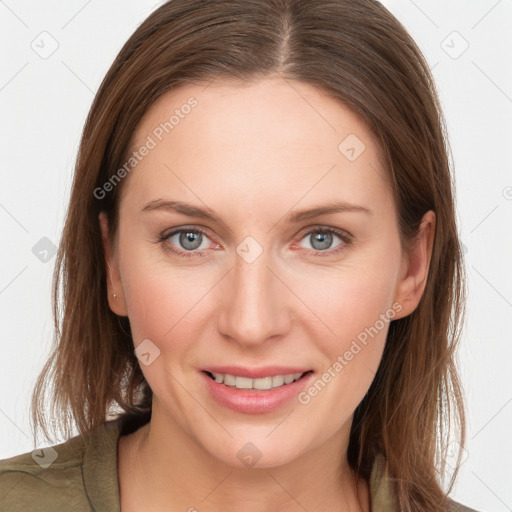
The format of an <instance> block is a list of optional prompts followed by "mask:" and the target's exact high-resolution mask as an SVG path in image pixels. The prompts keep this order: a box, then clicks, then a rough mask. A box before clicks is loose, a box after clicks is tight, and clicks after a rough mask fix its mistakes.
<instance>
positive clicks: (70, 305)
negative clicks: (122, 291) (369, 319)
mask: <svg viewBox="0 0 512 512" xmlns="http://www.w3.org/2000/svg"><path fill="white" fill-rule="evenodd" d="M275 73H278V74H279V75H281V76H282V77H283V78H286V79H291V80H298V81H302V82H305V83H308V84H312V85H314V86H316V87H318V88H321V89H322V90H323V91H325V92H327V93H328V94H330V95H331V96H332V97H333V98H335V99H337V100H339V101H340V102H343V104H344V105H346V106H348V107H349V108H351V109H352V110H353V111H354V112H356V113H357V114H358V115H359V116H360V117H361V119H363V120H364V121H365V122H366V123H367V125H368V126H369V128H370V129H371V130H372V131H373V133H374V135H375V136H376V137H377V140H378V141H379V145H380V146H381V150H382V152H383V155H384V158H385V164H386V166H387V169H388V171H389V175H390V176H391V179H392V184H393V190H394V194H395V200H396V205H397V209H398V216H399V229H400V233H401V236H402V239H403V240H404V241H407V240H411V239H412V238H413V237H414V235H415V234H416V233H417V232H418V229H419V223H420V221H421V219H422V216H423V214H424V213H425V212H427V211H428V210H433V211H434V212H435V214H436V219H437V220H436V230H435V238H434V246H433V254H432V259H431V265H430V270H429V276H428V282H427V285H426V289H425V291H424V295H423V297H422V299H421V301H420V304H419V306H418V307H417V309H416V310H415V311H414V312H413V313H412V314H411V315H409V316H407V317H405V318H403V319H399V320H395V321H393V322H392V323H391V325H390V328H389V333H388V337H387V343H386V347H385V350H384V355H383V359H382V362H381V365H380V367H379V370H378V372H377V375H376V377H375V380H374V381H373V383H372V385H371V387H370V389H369V391H368V393H367V395H366V396H365V397H364V399H363V400H362V402H361V403H360V405H359V406H358V408H357V409H356V412H355V417H354V421H353V425H352V431H351V438H350V443H349V449H348V459H349V463H350V465H351V466H352V468H354V469H355V470H356V471H357V472H358V474H359V475H361V476H362V477H364V478H368V477H369V473H370V469H371V466H372V462H373V460H374V458H375V456H376V454H378V453H382V454H384V456H385V458H386V460H387V464H388V471H389V473H390V475H391V476H392V477H393V479H394V481H395V490H396V495H397V497H398V500H399V503H400V506H401V509H402V510H406V511H415V512H417V511H428V512H433V511H440V510H444V509H445V507H446V500H445V498H446V493H445V492H443V490H442V486H443V482H442V481H441V477H440V475H443V474H444V470H445V462H444V458H445V455H446V446H447V442H448V434H449V433H450V432H451V431H454V430H456V433H457V440H458V442H459V444H460V445H461V446H462V445H463V441H464V410H463V404H462V398H461V392H460V387H459V380H458V377H457V372H456V368H455V364H454V351H455V348H456V344H457V342H458V339H459V335H460V326H461V323H462V314H463V298H464V280H463V277H464V275H463V266H462V260H461V250H460V245H459V241H458V236H457V228H456V223H455V212H454V197H453V182H452V176H451V172H450V167H451V162H450V157H449V155H450V153H449V147H448V144H447V141H446V129H445V124H444V120H443V116H442V113H441V109H440V105H439V101H438V98H437V93H436V89H435V85H434V82H433V79H432V76H431V73H430V70H429V68H428V65H427V63H426V62H425V60H424V58H423V56H422V54H421V52H420V51H419V49H418V47H417V46H416V44H415V43H414V41H413V40H412V39H411V37H410V36H409V35H408V34H407V32H406V31H405V29H404V28H403V27H402V25H401V24H400V23H399V22H398V21H397V20H396V19H395V18H394V17H393V16H392V15H391V14H390V13H389V12H388V11H387V10H386V9H385V8H384V7H383V6H382V5H381V4H380V3H378V2H377V1H374V0H338V1H334V0H333V1H328V0H325V1H324V0H315V1H305V0H208V1H205V0H172V1H169V2H167V3H165V4H164V5H162V6H161V7H160V8H158V9H157V10H156V11H155V12H154V13H152V14H151V15H150V16H149V17H148V18H147V19H146V20H145V21H144V22H143V23H142V25H141V26H140V27H139V28H138V29H137V30H136V31H135V33H134V34H133V35H132V36H131V37H130V39H129V40H128V41H127V43H126V44H125V45H124V47H123V48H122V50H121V51H120V53H119V55H118V56H117V58H116V59H115V61H114V63H113V65H112V66H111V68H110V70H109V71H108V73H107V75H106V77H105V79H104V80H103V83H102V84H101V86H100V88H99V91H98V93H97V95H96V97H95V99H94V103H93V105H92V108H91V110H90V113H89V116H88V118H87V122H86V124H85V127H84V131H83V136H82V140H81V145H80V149H79V155H78V159H77V164H76V169H75V176H74V182H73V189H72V193H71V200H70V203H69V209H68V211H67V217H66V223H65V227H64V232H63V236H62V240H61V243H60V247H59V252H58V255H57V262H56V267H55V273H54V289H53V304H54V317H55V329H56V335H55V336H56V338H55V346H54V351H53V353H52V355H51V357H50V359H49V360H48V362H47V364H46V365H45V367H44V369H43V371H42V373H41V375H40V376H39V379H38V381H37V384H36V387H35V390H34V395H33V404H32V405H33V422H34V424H35V425H36V426H37V427H39V428H41V429H42V431H43V432H44V433H45V435H46V436H47V437H48V436H49V429H48V422H47V420H46V413H45V412H44V411H45V408H46V406H47V404H46V403H45V397H46V395H47V394H48V392H51V401H50V402H49V405H50V410H49V411H48V413H49V414H50V417H51V416H52V415H53V418H55V419H56V420H57V423H58V424H59V425H60V427H61V429H60V432H64V433H65V434H66V435H69V432H71V429H72V426H73V425H76V428H78V431H79V432H81V433H85V432H87V431H89V430H91V429H94V428H95V427H97V426H99V425H100V424H102V423H104V422H105V421H106V420H107V419H108V418H109V417H111V415H109V412H111V411H112V408H113V407H115V408H117V411H125V412H132V413H142V412H144V411H149V410H150V409H151V390H150V389H149V386H148V384H147V382H146V381H145V379H144V376H143V374H142V372H141V370H140V367H139V364H138V361H137V359H136V357H135V355H134V347H133V340H132V338H131V335H130V326H129V322H128V319H127V318H121V317H118V316H116V315H115V314H114V313H112V311H111V310H110V308H109V305H108V301H107V290H106V271H105V257H104V253H103V246H102V240H101V232H100V227H99V223H98V214H99V212H100V211H105V212H106V213H107V215H108V218H109V234H110V236H114V235H115V233H116V229H117V216H118V203H119V195H120V192H121V190H122V188H123V181H121V182H120V183H119V185H118V186H116V187H115V188H114V189H113V191H112V192H111V193H109V194H107V195H106V197H104V198H101V199H100V198H98V197H97V194H95V193H94V191H95V190H96V189H98V187H102V185H103V184H104V183H106V182H107V181H108V180H110V179H112V176H113V175H114V174H115V173H116V171H117V170H118V169H119V168H120V167H122V166H123V164H124V162H125V161H126V158H127V156H129V155H128V151H129V147H130V140H131V137H132V135H133V133H134V131H135V129H136V127H137V124H138V122H139V121H140V119H141V117H142V116H143V114H144V113H145V112H146V111H147V110H148V108H149V107H150V106H151V104H152V103H153V102H154V101H155V100H156V99H157V98H158V97H159V96H160V95H161V94H162V93H164V92H165V91H168V90H169V89H171V88H172V87H174V86H177V85H179V84H185V83H206V82H208V81H209V80H212V79H215V78H218V77H220V78H226V79H239V80H253V79H258V78H264V77H267V76H269V75H272V74H275ZM50 384H52V385H53V389H51V388H50ZM453 426H455V427H457V428H456V429H454V428H452V427H453ZM459 460H460V459H459ZM455 474H456V473H455ZM455 474H453V475H452V478H451V480H450V481H449V489H451V486H452V484H453V479H454V478H455ZM449 489H448V490H449Z"/></svg>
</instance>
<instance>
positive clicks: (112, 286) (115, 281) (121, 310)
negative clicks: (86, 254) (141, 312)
mask: <svg viewBox="0 0 512 512" xmlns="http://www.w3.org/2000/svg"><path fill="white" fill-rule="evenodd" d="M98 220H99V223H100V229H101V238H102V241H103V252H104V254H105V269H106V272H105V273H106V277H107V295H108V303H109V306H110V309H111V310H112V311H113V312H114V313H115V314H116V315H119V316H127V312H126V302H125V299H124V292H123V287H122V283H121V276H120V273H119V265H118V264H117V261H116V258H115V251H114V247H113V246H112V243H111V239H110V236H109V234H108V218H107V214H106V213H105V212H101V213H100V214H99V216H98Z"/></svg>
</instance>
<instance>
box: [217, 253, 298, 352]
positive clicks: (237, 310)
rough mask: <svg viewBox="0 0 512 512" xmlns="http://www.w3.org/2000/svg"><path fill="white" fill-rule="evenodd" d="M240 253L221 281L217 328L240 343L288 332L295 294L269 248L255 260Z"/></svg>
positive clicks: (257, 340)
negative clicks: (289, 288) (284, 282)
mask: <svg viewBox="0 0 512 512" xmlns="http://www.w3.org/2000/svg"><path fill="white" fill-rule="evenodd" d="M240 254H242V256H240ZM240 254H238V253H237V254H236V256H235V263H234V268H233V269H232V270H231V272H229V273H228V275H227V276H226V278H225V279H224V280H223V281H224V282H223V283H222V287H221V290H220V294H221V299H220V312H219V315H218V329H219V333H220V334H222V335H223V336H227V337H229V338H232V339H233V340H235V341H236V342H238V343H239V344H241V345H245V346H256V345H260V344H263V343H264V342H265V341H266V340H269V339H271V338H272V339H274V340H275V338H276V337H279V336H282V335H284V334H286V333H287V332H288V330H289V329H290V325H291V316H292V314H291V307H292V304H291V302H290V301H292V298H293V294H292V293H291V292H290V291H289V290H288V289H287V287H286V285H285V284H283V281H285V279H283V277H284V276H278V274H279V272H277V271H276V269H275V268H273V267H276V265H275V264H273V263H272V261H271V260H272V258H271V257H270V256H269V254H268V251H263V252H262V253H261V254H260V255H259V256H258V257H257V258H256V259H255V260H254V261H251V259H244V257H243V253H242V252H240Z"/></svg>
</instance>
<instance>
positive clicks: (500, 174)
mask: <svg viewBox="0 0 512 512" xmlns="http://www.w3.org/2000/svg"><path fill="white" fill-rule="evenodd" d="M385 3H386V5H387V6H388V7H389V8H390V10H391V11H392V12H393V13H394V14H395V15H396V16H397V17H398V18H399V20H400V21H401V22H402V23H403V24H404V25H405V26H406V28H407V29H408V30H409V31H410V32H411V34H412V36H413V37H414V38H415V40H416V41H417V43H418V44H419V46H420V48H421V49H422V51H423V52H424V53H425V55H426V57H427V60H428V62H429V64H430V66H431V68H432V69H433V74H434V76H435V79H436V81H437V84H438V87H439V93H440V96H441V100H442V104H443V107H444V110H445V114H446V117H447V121H448V128H449V132H450V137H451V144H452V149H453V155H454V160H455V171H456V179H457V209H458V217H459V223H460V232H461V238H462V241H463V243H464V245H465V247H466V261H467V270H468V286H469V301H468V309H467V323H466V328H465V334H464V337H463V341H462V346H461V349H460V352H459V362H460V365H459V366H460V369H461V373H462V377H463V384H464V388H465V392H466V396H467V408H468V427H469V435H468V445H467V451H468V454H467V458H466V460H465V462H464V464H463V465H462V468H461V473H460V477H459V479H458V481H457V484H456V487H455V490H454V492H453V494H452V496H453V497H454V498H455V499H457V500H459V501H461V502H463V503H465V504H468V505H470V506H472V507H474V508H477V509H479V510H482V511H484V510H485V511H487V510H488V511H491V510H492V511H496V512H502V511H507V510H512V508H511V507H512V486H511V485H510V482H511V481H512V480H511V477H512V443H511V442H510V432H511V431H512V429H511V427H512V403H511V402H512V382H511V374H512V372H511V370H512V337H511V330H512V329H511V318H512V315H511V313H512V272H511V270H510V262H511V261H512V230H511V222H510V220H511V213H512V173H511V172H510V169H511V163H512V154H511V148H512V123H511V116H512V68H511V65H510V63H511V62H512V58H511V57H512V55H511V54H512V30H511V29H512V1H511V0H500V1H496V0H481V1H476V0H473V1H454V0H450V1H439V0H437V1H426V0H415V1H412V0H396V1H392V0H388V1H387V2H385ZM156 7H157V5H155V3H154V0H138V1H135V0H130V1H123V2H121V1H112V0H110V1H101V2H100V1H98V0H96V1H95V0H89V1H86V0H69V1H67V2H58V1H56V0H51V1H45V2H36V1H35V0H31V1H28V0H27V1H23V0H5V1H0V48H1V50H0V51H1V54H0V55H1V67H0V109H1V110H0V172H1V178H0V226H1V231H0V233H1V250H0V329H1V331H0V332H1V335H0V347H1V352H0V354H1V360H0V370H1V371H0V390H1V394H0V458H5V457H8V456H12V455H15V454H18V453H21V452H26V451H30V450H32V449H33V446H32V443H31V432H30V424H29V403H30V393H31V390H32V386H33V383H34V380H35V377H36V375H37V373H38V372H39V371H40V369H41V366H42V364H43V361H44V359H45V357H46V355H47V353H48V350H49V347H50V342H51V338H52V330H53V327H52V318H51V309H50V289H51V288H50V284H51V274H52V270H53V264H54V262H55V258H54V257H53V258H51V259H50V260H49V261H48V262H46V263H44V262H42V261H40V259H38V258H37V257H36V256H35V255H34V254H33V252H32V248H33V247H34V245H35V244H36V243H38V241H39V240H40V239H41V238H43V237H47V238H48V239H50V240H51V241H52V242H53V243H54V244H55V245H57V244H58V241H59V238H60V234H61V230H62V226H63V218H64V212H65V208H66V205H67V202H68V198H69V192H70V184H71V178H72V172H73V164H74V160H75V157H76V151H77V147H78V142H79V138H80V133H81V129H82V127H83V123H84V120H85V117H86V114H87V112H88V110H89V107H90V105H91V102H92V99H93V96H94V93H95V92H96V90H97V88H98V86H99V84H100V81H101V79H102V78H103V76H104V74H105V73H106V71H107V69H108V68H109V66H110V65H111V63H112V61H113V59H114V58H115V56H116V54H117V52H118V51H119V50H120V48H121V46H122V44H123V43H124V42H125V41H126V39H127V38H128V37H129V36H130V35H131V33H132V32H133V31H134V30H135V28H136V27H137V26H138V25H139V24H140V23H141V21H142V20H143V19H144V18H146V17H147V15H148V14H149V13H150V12H151V11H153V10H154V9H155V8H156ZM44 31H46V32H48V34H50V35H40V34H41V33H42V32H44ZM454 31H456V32H457V33H458V34H453V32H454ZM41 38H46V39H45V48H46V49H47V50H48V49H51V45H52V44H54V45H56V44H58V48H57V49H56V51H55V52H54V53H53V54H52V55H50V56H49V57H48V58H46V59H43V58H41V57H40V56H39V55H38V54H37V53H36V51H34V50H33V48H32V47H31V45H32V46H35V45H36V44H39V45H40V46H42V43H41V42H40V41H41ZM53 40H55V41H56V42H53ZM466 45H469V46H468V48H467V50H465V51H464V53H462V54H460V53H461V52H462V50H464V48H465V46H466ZM39 51H43V50H39ZM459 54H460V55H459ZM454 57H457V58H454ZM507 262H508V263H507Z"/></svg>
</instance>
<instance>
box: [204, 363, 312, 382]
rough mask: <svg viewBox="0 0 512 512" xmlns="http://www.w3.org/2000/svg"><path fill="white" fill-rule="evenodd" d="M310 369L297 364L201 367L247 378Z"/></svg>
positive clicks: (303, 371) (206, 370)
mask: <svg viewBox="0 0 512 512" xmlns="http://www.w3.org/2000/svg"><path fill="white" fill-rule="evenodd" d="M310 370H311V368H304V367H299V366H262V367H260V368H250V367H247V366H209V367H208V368H202V371H205V372H210V373H222V374H223V375H233V376H235V377H247V378H249V379H261V378H263V377H275V376H276V375H290V374H292V373H305V372H308V371H310Z"/></svg>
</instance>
